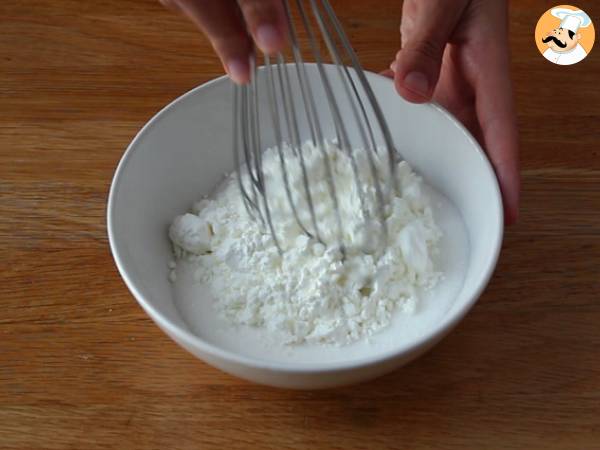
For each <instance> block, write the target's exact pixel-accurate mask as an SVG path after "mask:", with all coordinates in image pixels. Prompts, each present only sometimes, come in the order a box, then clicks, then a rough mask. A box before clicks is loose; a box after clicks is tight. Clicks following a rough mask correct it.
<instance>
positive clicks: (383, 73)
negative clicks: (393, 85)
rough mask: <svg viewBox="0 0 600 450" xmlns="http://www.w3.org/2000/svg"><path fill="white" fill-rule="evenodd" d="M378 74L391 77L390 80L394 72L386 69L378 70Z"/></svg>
mask: <svg viewBox="0 0 600 450" xmlns="http://www.w3.org/2000/svg"><path fill="white" fill-rule="evenodd" d="M379 75H382V76H384V77H386V78H391V79H392V80H393V79H394V72H393V71H392V70H391V69H386V70H384V71H382V72H379Z"/></svg>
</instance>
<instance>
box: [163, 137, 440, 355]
mask: <svg viewBox="0 0 600 450" xmlns="http://www.w3.org/2000/svg"><path fill="white" fill-rule="evenodd" d="M324 150H325V152H326V154H327V155H328V158H329V160H330V161H331V166H332V169H333V172H334V180H335V187H336V191H337V197H338V201H339V212H340V216H341V219H342V224H343V233H344V235H343V241H344V248H345V256H344V255H343V253H342V251H341V249H340V246H339V242H338V228H337V221H336V215H335V214H334V211H335V210H334V204H333V201H332V198H331V196H330V193H329V185H328V183H327V181H326V180H327V177H326V170H325V164H324V163H323V157H322V149H319V148H316V147H315V146H313V145H312V144H311V143H305V144H304V145H303V152H302V154H303V157H304V160H305V166H306V175H307V177H308V180H309V185H310V188H311V193H312V200H313V203H314V210H315V214H316V216H317V224H318V228H319V235H320V237H321V238H322V241H323V242H325V243H327V244H326V245H324V244H323V243H321V242H318V240H317V239H315V238H311V237H309V236H307V235H306V234H305V233H304V232H303V230H302V229H301V227H300V226H299V225H298V223H297V221H296V219H295V218H294V215H293V214H292V211H291V208H290V206H289V202H288V198H287V195H286V191H285V187H284V182H283V177H282V171H281V167H280V160H279V155H278V152H277V149H268V150H267V151H266V152H265V153H264V154H263V169H264V174H265V185H266V187H267V199H268V201H269V207H270V210H271V212H272V222H273V226H274V229H275V234H276V236H277V238H278V241H279V244H280V246H281V248H282V253H281V254H280V253H279V251H278V249H277V246H276V245H275V242H274V240H273V238H272V236H271V234H270V233H269V231H268V228H267V227H265V226H261V224H260V221H255V220H253V219H252V218H251V217H249V215H248V213H247V211H246V209H245V206H244V203H243V200H242V198H241V196H240V192H239V189H238V185H237V181H236V177H235V175H231V176H229V177H228V178H227V179H226V180H225V182H224V184H223V186H222V188H221V189H220V190H219V191H218V192H217V193H216V194H215V195H214V196H213V197H211V198H207V199H203V200H201V201H200V202H198V203H196V204H195V205H194V206H193V208H192V210H191V211H190V212H189V213H187V214H184V215H182V216H178V217H176V218H175V219H174V220H173V222H172V224H171V227H170V229H169V236H170V238H171V240H172V242H173V245H174V249H175V257H176V260H177V263H178V264H179V263H185V264H191V265H192V266H193V267H194V270H195V277H194V278H195V282H197V283H199V284H201V285H203V286H205V287H206V288H208V290H209V292H210V293H211V294H212V297H213V298H214V307H215V308H217V310H218V311H219V312H220V313H221V315H222V316H223V317H224V318H226V320H227V321H229V322H230V323H231V324H232V325H236V326H250V327H256V328H260V329H264V330H266V331H267V332H268V334H269V335H271V336H273V338H274V339H276V340H279V341H281V342H285V343H286V344H289V345H294V344H302V343H309V344H316V343H319V344H337V345H343V344H348V343H351V342H353V341H356V340H359V339H363V338H367V337H368V336H370V335H372V334H374V333H375V332H377V331H379V330H381V329H382V328H384V327H386V326H387V325H389V324H390V321H391V318H392V315H393V314H394V313H396V312H399V313H403V314H412V313H413V312H414V311H415V309H416V308H417V307H418V300H419V292H421V291H422V290H424V289H429V288H432V287H433V286H434V285H435V284H436V283H437V282H438V280H439V278H440V274H439V273H438V272H437V271H436V269H435V267H434V263H433V258H432V257H433V255H434V254H435V253H436V252H437V251H438V244H439V240H440V236H441V233H440V231H439V229H438V227H437V226H436V224H435V222H434V218H433V214H432V210H431V206H430V204H429V199H428V198H427V196H426V195H424V193H423V189H422V180H421V178H420V177H418V176H417V175H416V174H415V173H414V172H413V171H412V170H411V169H410V167H409V166H408V164H406V163H405V162H400V163H398V164H397V167H396V179H397V183H398V187H399V189H398V191H399V193H398V194H392V195H391V196H390V201H389V203H388V204H386V205H385V220H386V224H387V230H388V236H389V237H388V239H387V242H383V240H382V239H380V237H381V236H382V230H383V228H382V226H381V224H380V223H378V221H377V220H371V221H365V220H364V219H363V214H362V212H363V209H362V207H361V202H360V197H361V195H359V191H358V189H360V190H361V191H362V194H363V195H362V196H363V199H364V204H365V209H366V211H367V213H368V215H369V216H370V217H373V218H376V217H378V216H377V202H376V189H375V182H374V180H373V178H372V176H371V172H370V169H369V161H368V158H367V153H366V151H365V150H363V149H355V150H353V155H354V157H355V160H356V164H357V166H358V170H359V173H360V174H361V182H360V183H359V186H360V188H359V187H357V185H356V183H355V177H354V172H353V168H352V164H351V160H350V158H349V156H348V155H347V153H345V152H343V151H342V150H340V149H339V147H338V146H337V145H336V144H335V143H333V142H330V143H327V145H326V146H325V148H324ZM283 152H284V155H285V159H286V162H287V168H288V176H289V183H290V186H291V192H292V195H293V199H294V203H295V204H296V205H297V210H298V216H299V218H300V221H301V222H302V223H303V224H305V227H306V228H307V229H309V230H312V228H311V224H312V222H311V216H310V212H309V208H308V206H307V201H306V198H305V197H306V195H305V193H304V188H303V186H304V184H303V174H302V171H301V166H300V164H299V157H298V155H297V154H296V153H295V152H294V151H293V150H292V149H291V148H289V147H286V148H284V149H283ZM374 160H375V165H376V166H377V167H378V169H379V170H378V177H380V178H381V180H380V181H381V183H380V185H381V187H382V189H383V191H384V196H385V197H386V198H387V193H388V192H387V187H388V184H387V183H386V182H385V181H384V180H385V174H387V173H389V172H388V167H387V165H388V164H389V163H388V159H387V154H386V153H385V152H383V151H380V152H378V153H377V154H375V155H374ZM245 177H246V176H245ZM244 181H245V183H246V186H249V180H248V179H246V178H244ZM313 231H314V230H313ZM312 234H313V235H314V234H315V233H314V232H313V233H312ZM171 269H172V272H171V280H172V281H174V282H177V281H176V278H175V267H174V265H172V267H171ZM203 300H204V299H202V298H198V301H203ZM204 301H205V300H204Z"/></svg>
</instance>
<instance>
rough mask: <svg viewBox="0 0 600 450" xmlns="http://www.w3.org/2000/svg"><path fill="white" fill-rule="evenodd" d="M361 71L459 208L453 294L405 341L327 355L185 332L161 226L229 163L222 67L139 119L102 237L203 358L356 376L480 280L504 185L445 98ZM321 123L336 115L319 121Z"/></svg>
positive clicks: (246, 371) (467, 301)
mask: <svg viewBox="0 0 600 450" xmlns="http://www.w3.org/2000/svg"><path fill="white" fill-rule="evenodd" d="M308 73H309V76H310V77H311V78H314V77H316V76H317V72H316V70H315V67H314V66H310V65H309V66H308ZM367 78H368V80H369V82H370V83H371V86H372V88H373V90H374V92H375V95H376V97H377V99H378V101H379V103H380V105H381V108H382V109H383V111H384V114H385V116H386V118H387V120H388V123H389V125H390V128H391V131H392V135H393V138H394V141H395V143H396V145H397V147H398V148H399V149H400V151H401V152H402V155H403V156H404V158H405V159H406V160H407V161H408V162H409V163H410V164H411V165H412V167H413V168H414V169H415V170H416V171H417V172H418V173H420V174H421V175H422V176H423V177H424V179H425V180H426V181H427V183H429V184H430V185H432V186H433V187H434V188H435V189H437V190H438V191H439V192H442V193H443V194H444V195H445V196H446V197H447V198H448V199H449V200H450V201H451V202H452V203H453V205H454V206H455V207H456V209H457V210H458V211H459V212H460V215H461V216H462V220H463V222H464V225H465V227H466V232H467V235H468V247H469V248H468V257H467V263H466V267H465V269H464V279H463V280H462V284H461V285H460V286H459V289H457V293H456V295H455V296H454V299H453V301H452V304H451V306H450V307H449V309H448V310H447V311H445V313H444V314H443V315H442V316H441V317H440V318H439V320H437V321H436V322H435V323H432V324H431V326H430V327H429V328H428V329H426V330H425V331H424V332H422V333H420V334H418V335H417V336H415V337H414V339H411V340H409V341H408V342H407V341H406V340H404V341H402V342H400V341H399V342H398V345H397V346H396V345H394V344H393V345H392V347H391V348H390V347H389V346H388V348H387V349H386V350H385V351H379V352H373V354H370V355H364V354H363V355H362V356H358V357H356V356H350V357H348V358H346V359H344V358H343V352H344V348H343V347H342V348H340V349H339V352H341V353H340V355H342V357H341V358H337V359H335V360H334V361H332V360H329V359H323V360H322V361H311V362H309V363H300V362H298V363H296V362H289V361H278V360H277V359H276V358H275V359H263V358H257V357H253V356H248V355H247V354H243V352H236V351H235V350H232V349H231V348H227V347H225V346H222V345H220V344H219V342H216V341H214V340H211V339H210V338H208V337H207V336H205V335H203V334H201V333H197V332H196V333H193V332H192V331H191V329H190V328H189V327H188V325H187V324H186V322H185V321H184V319H183V317H182V314H181V313H180V311H179V309H178V307H177V305H176V302H175V298H174V291H173V289H172V286H171V285H170V283H169V281H168V279H167V268H166V263H167V261H168V260H169V259H171V246H170V242H169V240H168V237H167V230H168V226H169V223H170V221H171V220H172V218H173V217H174V216H176V215H178V214H181V213H182V212H184V211H186V210H188V209H189V208H190V206H191V205H192V204H193V202H195V201H197V200H198V199H199V198H200V197H201V196H202V195H203V194H206V193H209V192H210V191H211V190H212V189H213V188H214V187H215V185H217V184H218V182H219V181H220V180H221V179H222V176H223V173H225V172H230V171H232V170H233V169H234V166H233V158H232V152H231V150H230V148H231V136H232V129H231V127H232V120H231V115H232V111H231V101H230V99H231V85H230V83H229V81H228V80H227V79H226V78H225V77H222V78H219V79H216V80H214V81H211V82H209V83H206V84H204V85H202V86H200V87H198V88H196V89H193V90H192V91H190V92H188V93H186V94H184V95H183V96H181V97H179V98H178V99H176V100H175V101H173V102H172V103H171V104H169V105H167V106H166V107H165V108H164V109H162V110H161V111H160V112H159V113H158V114H156V115H155V116H154V117H153V118H152V119H151V120H150V121H149V122H148V123H147V124H146V125H145V126H144V127H143V128H142V130H141V131H140V132H139V133H138V135H137V136H136V137H135V139H134V140H133V141H132V142H131V144H130V145H129V147H128V148H127V151H126V152H125V154H124V155H123V158H122V159H121V162H120V163H119V166H118V168H117V171H116V173H115V176H114V179H113V183H112V186H111V190H110V195H109V200H108V234H109V239H110V246H111V250H112V253H113V255H114V258H115V261H116V264H117V267H118V268H119V272H120V273H121V276H122V277H123V279H124V280H125V283H126V284H127V286H128V287H129V289H130V291H131V292H132V293H133V295H134V296H135V298H136V299H137V301H138V302H139V304H140V305H141V306H142V308H143V309H144V310H145V311H146V313H147V314H148V315H149V316H150V317H151V318H152V319H153V320H154V322H156V324H157V325H158V326H159V327H160V328H161V329H162V330H163V331H164V332H165V333H167V334H168V335H169V336H170V337H171V338H172V339H173V340H175V341H176V342H177V343H178V344H180V345H181V346H182V347H184V348H186V349H187V350H189V351H190V352H191V353H192V354H194V355H196V356H197V357H199V358H201V359H202V360H204V361H206V362H207V363H209V364H211V365H213V366H216V367H218V368H220V369H222V370H224V371H226V372H229V373H231V374H234V375H237V376H239V377H242V378H245V379H248V380H252V381H255V382H259V383H263V384H268V385H273V386H280V387H290V388H309V389H310V388H324V387H332V386H339V385H345V384H351V383H356V382H360V381H363V380H366V379H370V378H374V377H376V376H379V375H382V374H384V373H386V372H389V371H391V370H393V369H395V368H397V367H399V366H401V365H403V364H406V363H407V362H408V361H410V360H412V359H414V358H415V357H417V356H419V355H420V354H422V353H424V352H425V351H427V350H428V349H429V348H431V347H432V346H433V345H434V344H436V343H437V342H438V341H439V340H440V339H442V338H443V337H444V336H445V335H446V334H447V333H448V332H449V331H450V330H451V329H452V328H453V327H454V326H455V325H456V324H457V323H458V322H459V321H460V320H461V318H462V317H463V316H464V315H465V314H466V313H467V311H468V310H469V309H470V308H471V307H472V306H473V304H474V303H475V301H476V300H477V298H478V296H479V295H480V293H481V292H482V290H483V289H484V287H485V286H486V284H487V282H488V280H489V278H490V276H491V274H492V272H493V270H494V267H495V264H496V261H497V258H498V254H499V250H500V246H501V241H502V232H503V217H502V203H501V198H500V191H499V188H498V184H497V181H496V177H495V175H494V172H493V170H492V168H491V166H490V164H489V162H488V160H487V158H486V157H485V155H484V153H483V152H482V150H481V148H480V147H479V145H478V144H477V142H476V141H475V140H474V139H473V138H472V137H471V135H470V134H469V133H468V132H467V131H466V130H465V129H464V128H463V126H462V125H461V124H460V123H459V122H457V121H456V120H455V119H454V118H453V117H452V116H451V115H450V114H448V113H447V112H446V111H445V110H443V109H442V108H440V107H438V106H435V105H414V104H410V103H408V102H406V101H404V100H402V99H401V98H400V97H399V96H398V95H396V93H395V92H394V88H393V85H392V82H391V81H390V80H389V79H387V78H384V77H381V76H379V75H376V74H371V73H367ZM314 79H315V81H316V78H314ZM317 101H318V103H319V105H320V106H324V105H325V103H324V102H325V98H324V96H317ZM343 113H347V111H343ZM302 126H305V124H302ZM325 128H326V130H327V129H331V128H332V126H331V124H329V123H326V124H325ZM269 140H271V141H272V137H267V138H266V142H267V144H268V143H269ZM173 370H177V368H175V367H174V368H173Z"/></svg>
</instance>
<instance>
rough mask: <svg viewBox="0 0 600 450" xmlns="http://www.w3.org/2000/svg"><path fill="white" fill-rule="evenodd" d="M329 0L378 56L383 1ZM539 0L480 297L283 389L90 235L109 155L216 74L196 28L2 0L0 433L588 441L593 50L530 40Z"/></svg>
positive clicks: (78, 445)
mask: <svg viewBox="0 0 600 450" xmlns="http://www.w3.org/2000/svg"><path fill="white" fill-rule="evenodd" d="M341 3H342V2H341V0H340V1H338V2H336V4H338V6H339V5H340V4H341ZM343 3H344V7H343V8H341V7H338V10H339V13H340V16H341V18H342V19H343V21H344V23H345V24H346V26H347V28H348V29H349V31H350V34H351V38H352V40H353V42H354V43H355V44H356V48H357V50H358V53H359V54H360V57H361V58H362V60H363V61H364V64H365V66H366V67H367V68H368V69H371V70H382V69H384V68H385V67H386V66H387V64H388V63H389V61H390V60H391V58H392V56H393V55H394V53H395V50H396V49H397V47H398V44H399V42H398V41H399V39H398V36H397V25H398V21H399V15H400V13H399V11H400V4H399V2H398V1H389V2H383V1H382V2H375V1H359V0H356V1H351V2H349V1H344V2H343ZM580 5H581V6H582V7H584V8H585V9H587V11H588V13H590V15H591V16H592V17H593V18H594V19H596V23H597V25H600V5H598V4H596V3H595V2H591V1H587V2H580ZM550 6H552V3H551V2H547V1H541V0H540V1H533V0H523V1H521V0H520V1H519V2H513V5H512V11H511V24H512V28H513V33H512V36H511V40H512V42H511V44H512V47H513V62H514V78H515V84H516V94H517V99H518V111H519V122H520V127H521V142H522V159H523V204H522V215H521V221H520V223H519V224H518V225H516V226H513V227H511V228H510V229H508V230H507V233H506V239H505V243H504V248H503V250H502V256H501V259H500V263H499V266H498V269H497V271H496V274H495V276H494V278H493V280H492V281H491V283H490V285H489V287H488V289H487V290H486V292H485V293H484V295H483V296H482V297H481V300H480V301H479V303H478V304H477V306H476V307H475V308H474V310H473V311H472V313H471V314H470V315H469V316H468V317H467V318H466V320H465V321H464V322H463V323H462V324H461V325H460V326H459V327H458V328H457V329H456V331H454V332H453V333H452V334H451V335H450V336H449V337H448V338H447V339H446V340H445V341H443V342H442V343H441V344H440V345H439V346H437V347H436V348H435V349H434V350H433V351H431V352H430V353H429V354H428V355H426V356H425V357H423V358H421V359H419V360H418V361H416V362H414V363H412V364H410V365H409V366H408V367H405V368H403V369H401V370H399V371H397V372H395V373H393V374H391V375H388V376H386V377H384V378H381V379H379V380H377V381H374V382H371V383H367V384H363V385H360V386H357V387H352V388H346V389H339V390H331V391H324V392H293V391H285V390H277V389H271V388H267V387H261V386H257V385H254V384H250V383H247V382H245V381H241V380H238V379H236V378H233V377H231V376H229V375H226V374H223V373H221V372H220V371H218V370H216V369H213V368H212V367H210V366H208V365H206V364H204V363H202V362H201V361H199V360H196V359H195V358H193V357H192V356H191V355H189V354H188V353H186V352H185V351H183V350H182V349H180V348H179V347H178V346H177V345H176V344H174V343H173V342H172V341H171V340H169V339H168V338H167V337H166V336H165V335H164V334H162V333H161V332H160V331H159V330H158V328H157V327H156V326H155V325H154V324H153V323H152V322H151V321H150V319H149V318H148V317H146V315H145V314H144V313H143V312H142V310H141V309H140V308H139V307H138V305H137V303H136V302H135V301H134V300H133V298H132V296H131V295H130V294H129V292H128V291H127V289H126V288H125V286H124V284H123V282H122V281H121V279H120V277H119V275H118V274H117V271H116V269H115V266H114V264H113V261H112V257H111V255H110V252H109V249H108V243H107V236H106V227H105V211H106V198H107V193H108V188H109V184H110V180H111V177H112V174H113V170H114V169H115V166H116V164H117V162H118V160H119V158H120V156H121V154H122V152H123V150H124V148H125V147H126V145H127V143H128V142H129V141H130V139H131V138H132V137H133V136H134V134H135V133H136V131H137V130H138V129H139V128H140V127H141V126H142V125H143V124H144V122H145V121H146V120H148V119H149V118H150V117H151V116H152V115H153V114H154V113H155V112H156V111H157V110H158V109H159V108H161V107H162V106H163V105H164V104H166V103H167V102H168V101H170V100H171V99H173V98H174V97H176V96H178V95H179V94H181V93H183V92H185V91H187V90H189V89H190V88H192V87H194V86H196V85H198V84H200V83H203V82H204V81H206V80H209V79H211V78H213V77H216V76H217V75H220V74H221V69H220V66H219V64H218V62H217V59H216V58H215V57H214V56H213V54H212V52H211V51H210V49H209V47H208V45H207V43H206V41H205V40H204V39H203V37H201V35H200V34H199V33H197V32H196V31H195V30H194V29H193V27H192V26H191V25H189V24H188V23H187V22H185V21H183V20H182V19H180V18H179V17H177V16H176V15H173V14H171V13H169V12H167V11H165V10H163V9H162V7H161V6H160V5H159V4H158V3H157V2H155V1H152V0H128V1H125V0H110V1H109V0H105V1H102V2H93V1H77V0H46V1H42V0H35V1H34V0H30V1H27V2H22V1H17V0H5V1H3V2H2V3H1V4H0V199H1V200H0V252H1V258H0V277H1V278H0V293H1V305H2V310H1V312H0V448H2V449H7V450H8V449H23V450H25V449H37V448H48V449H95V448H117V449H134V448H140V449H142V448H143V449H154V448H156V449H208V448H211V449H212V448H215V449H216V448H219V449H221V448H222V449H255V448H272V449H291V448H306V449H315V448H323V449H349V448H356V449H359V448H376V449H383V448H410V449H417V448H431V449H434V448H447V449H450V448H452V449H464V448H472V449H491V448H497V449H533V448H540V449H541V448H543V449H592V448H600V154H599V152H600V149H599V143H600V142H599V141H600V125H599V123H600V122H599V121H600V84H599V82H600V76H599V75H600V48H596V49H594V50H595V51H594V52H592V54H591V56H590V57H588V59H587V60H586V61H585V62H583V63H581V64H579V65H578V66H575V67H569V68H564V67H555V66H551V65H550V64H549V63H547V62H546V61H545V60H544V59H543V58H541V56H540V55H539V54H537V50H536V49H535V47H534V44H533V27H534V25H535V23H536V21H537V18H538V16H539V15H540V14H541V13H542V11H544V10H545V9H546V8H548V7H550ZM599 37H600V36H599ZM597 46H598V45H597Z"/></svg>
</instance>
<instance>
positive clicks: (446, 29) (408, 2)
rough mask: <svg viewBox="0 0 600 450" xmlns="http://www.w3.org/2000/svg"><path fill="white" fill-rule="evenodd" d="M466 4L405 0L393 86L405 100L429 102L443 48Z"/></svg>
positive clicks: (452, 0)
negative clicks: (394, 85) (400, 44)
mask: <svg viewBox="0 0 600 450" xmlns="http://www.w3.org/2000/svg"><path fill="white" fill-rule="evenodd" d="M467 3H468V2H467V0H405V2H404V5H403V9H402V23H401V25H400V32H401V36H402V49H401V50H400V52H399V53H398V55H397V58H396V62H397V65H396V70H395V73H396V75H395V84H396V89H397V90H398V92H399V93H400V95H402V96H403V97H404V98H405V99H406V100H408V101H411V102H416V103H422V102H426V101H429V100H430V99H431V96H432V95H433V91H434V89H435V85H436V84H437V81H438V78H439V74H440V67H441V63H442V55H443V54H444V48H445V47H446V43H447V42H448V40H449V39H450V36H451V34H452V32H453V31H454V29H455V27H456V25H457V23H458V22H459V20H460V17H461V15H462V13H463V10H464V8H465V7H466V5H467Z"/></svg>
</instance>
